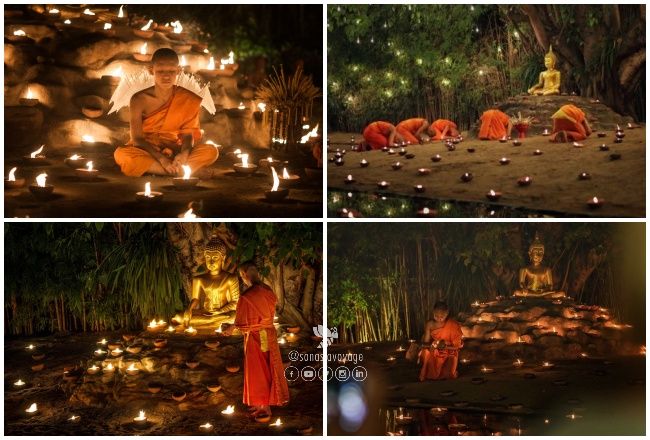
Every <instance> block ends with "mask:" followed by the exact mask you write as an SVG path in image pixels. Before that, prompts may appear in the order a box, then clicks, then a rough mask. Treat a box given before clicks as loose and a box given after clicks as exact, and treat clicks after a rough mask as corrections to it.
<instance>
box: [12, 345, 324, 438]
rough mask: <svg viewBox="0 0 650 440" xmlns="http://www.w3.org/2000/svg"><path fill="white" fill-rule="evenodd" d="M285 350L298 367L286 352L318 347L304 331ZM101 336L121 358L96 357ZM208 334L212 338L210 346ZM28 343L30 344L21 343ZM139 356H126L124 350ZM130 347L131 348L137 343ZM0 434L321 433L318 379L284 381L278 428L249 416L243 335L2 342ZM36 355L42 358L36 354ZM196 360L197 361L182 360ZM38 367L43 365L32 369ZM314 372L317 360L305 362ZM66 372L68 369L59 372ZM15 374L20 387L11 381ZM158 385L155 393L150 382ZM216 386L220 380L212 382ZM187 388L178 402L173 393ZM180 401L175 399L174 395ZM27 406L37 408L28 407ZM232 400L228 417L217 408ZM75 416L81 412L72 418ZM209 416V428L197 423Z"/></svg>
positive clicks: (286, 360) (320, 385)
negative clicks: (0, 417)
mask: <svg viewBox="0 0 650 440" xmlns="http://www.w3.org/2000/svg"><path fill="white" fill-rule="evenodd" d="M302 336H304V337H302V338H300V339H299V340H298V341H297V342H296V343H293V344H289V345H288V346H286V347H285V348H283V349H282V351H283V359H285V367H287V366H288V365H289V364H292V365H295V366H297V367H298V368H300V367H301V366H305V365H307V364H304V363H302V364H301V363H295V362H294V363H291V362H290V361H289V360H288V359H287V354H288V351H289V350H292V349H297V350H300V351H301V352H315V351H316V350H317V349H316V348H315V346H316V343H314V342H313V341H312V340H311V339H309V337H308V336H307V335H306V334H305V335H302ZM102 338H106V339H107V340H108V342H109V343H119V342H120V341H121V347H122V349H123V350H124V352H123V354H121V355H119V356H112V355H111V354H108V356H107V355H102V356H97V355H95V354H94V350H96V349H97V348H98V347H103V349H104V350H107V349H108V348H107V346H106V345H100V344H98V343H97V342H98V341H99V340H101V339H102ZM156 338H165V339H166V340H167V345H166V346H165V347H163V348H156V347H154V340H155V339H156ZM206 341H211V342H216V341H219V343H220V344H219V346H217V347H216V348H209V347H207V346H206V345H205V342H206ZM29 344H33V345H34V348H33V349H32V350H29V349H27V348H26V346H28V345H29ZM127 347H131V350H133V351H136V350H137V347H140V349H141V351H140V352H138V353H131V352H129V350H128V349H127ZM134 347H135V348H134ZM4 354H5V356H4V358H5V401H4V404H5V425H4V426H5V433H6V434H7V435H142V434H144V435H202V434H203V435H238V434H249V435H306V434H320V433H322V414H323V408H322V382H321V381H320V380H319V379H318V378H316V379H315V380H314V381H311V382H305V381H303V380H302V379H298V380H297V381H295V382H290V383H289V389H290V395H291V400H290V403H289V404H288V405H287V406H285V407H282V408H274V409H273V410H274V412H273V418H272V422H274V421H275V420H276V419H277V418H278V417H279V418H280V419H281V421H282V425H281V426H279V427H276V426H270V425H269V423H259V422H256V421H254V420H251V419H249V418H248V417H247V415H246V406H245V405H244V404H243V403H242V402H241V396H242V387H243V369H241V368H240V369H239V371H237V372H229V371H228V369H230V368H232V367H235V366H242V365H243V359H242V338H241V337H229V338H222V337H218V338H215V337H205V336H191V337H190V336H185V335H178V334H177V335H171V336H169V335H166V336H165V335H164V334H157V335H156V334H152V333H148V332H147V333H143V334H140V335H137V336H135V338H134V339H133V340H131V341H130V342H126V341H125V340H124V339H123V338H122V333H113V334H97V335H84V336H82V335H64V336H51V337H44V338H30V339H20V340H10V341H5V353H4ZM32 355H35V357H36V358H37V359H38V356H39V355H45V356H44V359H42V360H34V359H33V358H32ZM188 361H198V365H196V366H193V365H192V364H190V365H188V364H187V362H188ZM41 363H42V364H44V369H43V370H42V371H32V369H31V367H32V366H34V365H38V364H41ZM109 363H110V364H112V365H114V366H115V367H116V372H115V373H113V374H107V373H103V372H102V370H99V371H98V372H97V373H96V374H90V372H88V371H87V369H88V368H90V367H91V366H92V365H98V366H99V367H102V368H104V367H106V366H107V365H108V364H109ZM131 364H134V365H135V366H136V367H137V368H138V369H139V372H138V373H137V374H136V375H134V376H131V375H128V374H127V372H126V368H127V367H128V366H130V365H131ZM310 365H312V366H314V367H316V369H318V367H319V366H320V365H319V364H316V363H312V364H310ZM65 371H68V373H65ZM19 378H20V379H22V380H23V381H24V382H25V383H26V384H25V385H24V386H22V387H17V386H15V385H14V383H15V382H16V381H17V380H18V379H19ZM156 386H158V387H160V390H159V391H157V392H155V393H154V391H156V389H155V387H156ZM208 386H210V387H211V388H212V387H213V386H217V387H220V388H219V389H217V388H213V389H212V390H210V389H208ZM182 393H184V394H185V397H184V398H183V399H182V400H180V396H179V394H182ZM176 398H178V399H179V400H177V399H176ZM32 403H37V406H38V411H37V412H36V413H34V414H33V415H28V414H26V412H25V409H27V408H28V407H29V406H30V405H31V404H32ZM227 405H234V406H235V412H234V414H232V415H223V414H221V411H222V410H223V409H225V408H226V407H227ZM140 410H144V411H145V415H146V417H147V419H148V422H147V423H146V424H144V425H142V426H139V425H137V424H136V423H134V422H133V418H134V417H137V416H138V415H139V411H140ZM72 416H78V417H79V418H77V419H75V420H70V418H71V417H72ZM206 422H209V423H210V424H211V425H213V427H212V428H211V429H210V430H209V431H205V430H202V429H201V428H200V425H203V424H205V423H206Z"/></svg>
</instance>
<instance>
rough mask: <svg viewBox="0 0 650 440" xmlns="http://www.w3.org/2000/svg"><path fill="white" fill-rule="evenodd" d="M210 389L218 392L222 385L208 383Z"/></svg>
mask: <svg viewBox="0 0 650 440" xmlns="http://www.w3.org/2000/svg"><path fill="white" fill-rule="evenodd" d="M207 387H208V390H209V391H210V392H212V393H217V392H219V390H221V385H218V384H212V385H207Z"/></svg>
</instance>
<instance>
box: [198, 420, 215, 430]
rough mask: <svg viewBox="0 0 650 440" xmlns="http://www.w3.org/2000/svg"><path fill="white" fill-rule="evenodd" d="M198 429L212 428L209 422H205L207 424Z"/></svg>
mask: <svg viewBox="0 0 650 440" xmlns="http://www.w3.org/2000/svg"><path fill="white" fill-rule="evenodd" d="M199 428H203V429H210V428H212V425H211V424H210V422H207V423H205V424H203V425H200V426H199Z"/></svg>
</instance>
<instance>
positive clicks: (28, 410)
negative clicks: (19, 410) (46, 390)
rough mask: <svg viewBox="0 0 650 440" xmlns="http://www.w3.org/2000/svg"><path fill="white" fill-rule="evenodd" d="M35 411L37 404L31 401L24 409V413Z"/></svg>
mask: <svg viewBox="0 0 650 440" xmlns="http://www.w3.org/2000/svg"><path fill="white" fill-rule="evenodd" d="M36 411H38V405H36V404H35V403H32V404H31V405H30V407H29V408H27V409H26V410H25V412H26V413H35V412H36Z"/></svg>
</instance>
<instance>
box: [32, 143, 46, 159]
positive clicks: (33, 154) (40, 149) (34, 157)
mask: <svg viewBox="0 0 650 440" xmlns="http://www.w3.org/2000/svg"><path fill="white" fill-rule="evenodd" d="M44 147H45V144H43V145H41V148H39V149H38V150H36V151H34V152H32V153H31V154H30V155H29V157H31V158H32V159H36V156H38V155H39V154H41V152H42V151H43V148H44Z"/></svg>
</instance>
